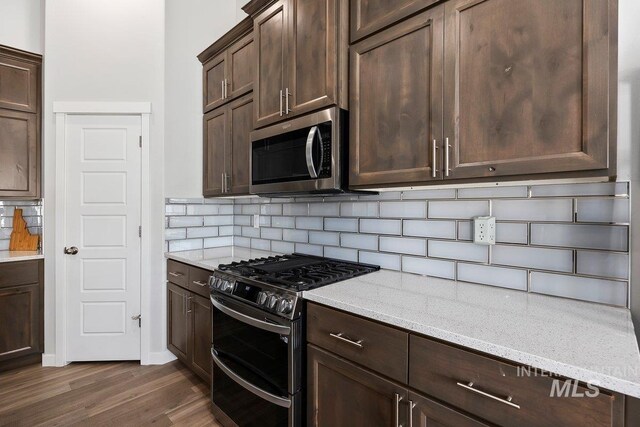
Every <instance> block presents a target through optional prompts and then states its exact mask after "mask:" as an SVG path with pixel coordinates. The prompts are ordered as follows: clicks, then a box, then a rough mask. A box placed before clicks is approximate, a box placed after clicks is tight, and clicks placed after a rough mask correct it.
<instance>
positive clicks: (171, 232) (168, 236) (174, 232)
mask: <svg viewBox="0 0 640 427" xmlns="http://www.w3.org/2000/svg"><path fill="white" fill-rule="evenodd" d="M2 230H7V231H8V233H6V234H5V235H3V236H2V237H3V238H5V239H8V238H10V235H11V230H12V229H11V228H3V229H0V232H1V231H2ZM164 238H165V240H182V239H186V238H187V229H186V228H167V229H165V230H164Z"/></svg>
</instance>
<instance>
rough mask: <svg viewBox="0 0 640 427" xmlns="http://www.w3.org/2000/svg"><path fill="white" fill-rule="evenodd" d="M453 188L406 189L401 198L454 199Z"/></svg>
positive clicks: (454, 190)
mask: <svg viewBox="0 0 640 427" xmlns="http://www.w3.org/2000/svg"><path fill="white" fill-rule="evenodd" d="M455 198H456V189H455V188H438V189H431V190H428V189H427V190H408V191H404V192H403V193H402V200H433V199H455Z"/></svg>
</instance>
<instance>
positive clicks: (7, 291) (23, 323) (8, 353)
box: [0, 284, 41, 361]
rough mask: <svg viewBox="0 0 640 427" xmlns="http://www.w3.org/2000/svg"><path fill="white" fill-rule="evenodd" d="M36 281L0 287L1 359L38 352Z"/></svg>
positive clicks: (38, 316)
mask: <svg viewBox="0 0 640 427" xmlns="http://www.w3.org/2000/svg"><path fill="white" fill-rule="evenodd" d="M39 304H40V302H39V286H38V284H33V285H26V286H15V287H7V288H0V325H2V328H0V361H4V360H7V359H13V358H16V357H20V356H26V355H28V354H33V353H39V352H40V351H41V348H40V309H39Z"/></svg>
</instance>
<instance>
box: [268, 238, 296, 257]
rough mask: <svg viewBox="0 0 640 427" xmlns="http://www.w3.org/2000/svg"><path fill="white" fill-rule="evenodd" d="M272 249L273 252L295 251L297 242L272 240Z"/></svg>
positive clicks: (288, 252)
mask: <svg viewBox="0 0 640 427" xmlns="http://www.w3.org/2000/svg"><path fill="white" fill-rule="evenodd" d="M271 250H272V251H273V252H278V253H281V254H290V253H293V252H295V250H296V248H295V244H293V243H291V242H281V241H278V240H274V241H272V242H271Z"/></svg>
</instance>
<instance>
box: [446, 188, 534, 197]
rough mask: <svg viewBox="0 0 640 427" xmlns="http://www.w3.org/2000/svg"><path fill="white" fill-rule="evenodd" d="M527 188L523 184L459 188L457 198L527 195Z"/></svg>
mask: <svg viewBox="0 0 640 427" xmlns="http://www.w3.org/2000/svg"><path fill="white" fill-rule="evenodd" d="M528 193H529V192H528V189H527V187H524V186H518V187H509V186H506V187H498V186H495V187H482V188H476V187H474V188H459V189H458V198H459V199H494V198H500V197H520V198H525V197H527V195H528Z"/></svg>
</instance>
